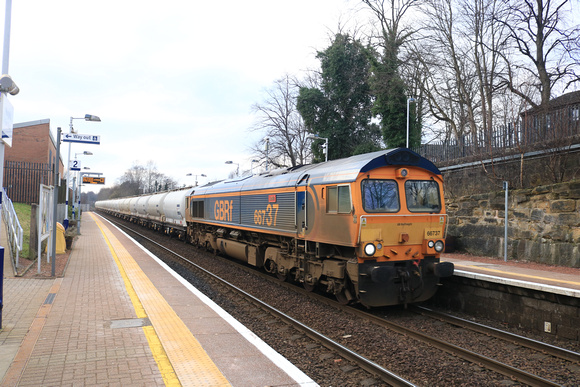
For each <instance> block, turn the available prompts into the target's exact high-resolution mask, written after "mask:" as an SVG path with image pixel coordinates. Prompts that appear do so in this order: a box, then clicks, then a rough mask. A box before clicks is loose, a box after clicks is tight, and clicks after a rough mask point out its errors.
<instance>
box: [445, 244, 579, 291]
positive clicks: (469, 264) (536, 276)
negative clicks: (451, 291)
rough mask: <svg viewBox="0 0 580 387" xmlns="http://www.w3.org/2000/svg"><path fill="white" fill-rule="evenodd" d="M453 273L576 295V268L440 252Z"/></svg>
mask: <svg viewBox="0 0 580 387" xmlns="http://www.w3.org/2000/svg"><path fill="white" fill-rule="evenodd" d="M441 260H442V261H448V262H452V263H453V264H454V265H455V271H454V273H453V275H455V276H459V277H467V278H472V279H478V280H482V281H487V282H494V283H499V284H504V285H511V286H515V287H521V288H526V289H533V290H538V291H543V292H547V293H554V294H561V295H565V296H570V297H576V298H580V268H564V267H558V266H549V265H543V264H537V263H531V262H514V261H507V262H505V261H504V260H503V259H500V258H497V259H494V258H488V257H475V256H469V255H464V254H443V255H442V256H441Z"/></svg>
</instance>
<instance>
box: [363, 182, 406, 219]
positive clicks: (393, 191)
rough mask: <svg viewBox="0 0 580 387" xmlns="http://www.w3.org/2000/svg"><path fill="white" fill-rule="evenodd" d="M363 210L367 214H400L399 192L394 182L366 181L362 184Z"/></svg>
mask: <svg viewBox="0 0 580 387" xmlns="http://www.w3.org/2000/svg"><path fill="white" fill-rule="evenodd" d="M361 190H362V200H363V209H364V210H365V211H366V212H398V211H399V208H400V205H399V190H398V188H397V182H396V181H394V180H374V179H365V180H363V181H362V183H361Z"/></svg>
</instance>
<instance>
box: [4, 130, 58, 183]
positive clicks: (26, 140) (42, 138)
mask: <svg viewBox="0 0 580 387" xmlns="http://www.w3.org/2000/svg"><path fill="white" fill-rule="evenodd" d="M26 124H27V123H23V124H15V127H14V131H13V134H12V146H11V147H9V146H6V147H5V148H4V160H10V161H26V162H31V163H51V161H52V160H50V159H51V157H52V158H53V159H54V157H55V155H56V146H55V142H54V141H53V140H52V139H51V138H50V121H49V120H41V121H33V122H30V123H29V124H30V125H26ZM25 125H26V126H25ZM62 150H63V146H62V144H61V154H62ZM59 170H60V173H61V174H62V173H63V172H64V165H63V163H62V160H60V163H59Z"/></svg>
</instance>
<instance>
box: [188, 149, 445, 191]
mask: <svg viewBox="0 0 580 387" xmlns="http://www.w3.org/2000/svg"><path fill="white" fill-rule="evenodd" d="M388 165H398V166H416V167H419V168H423V169H426V170H428V171H430V172H432V173H435V174H438V175H440V174H441V172H440V171H439V169H437V167H436V166H435V165H434V164H433V163H432V162H431V161H429V160H427V159H426V158H424V157H421V156H420V155H419V154H417V153H415V152H413V151H411V150H410V149H406V148H395V149H387V150H382V151H378V152H373V153H365V154H362V155H356V156H351V157H347V158H344V159H338V160H331V161H327V162H324V163H319V164H308V165H300V166H296V167H291V168H284V169H278V170H274V171H270V172H267V173H262V174H260V175H253V176H242V177H239V178H235V179H230V180H224V181H221V182H218V183H217V184H212V185H204V186H201V187H197V188H196V189H195V191H194V192H193V193H192V194H193V195H206V194H215V193H228V192H237V191H241V190H244V191H249V190H258V189H269V188H281V187H293V186H297V185H303V184H309V185H316V184H339V183H350V182H353V181H355V180H356V178H357V177H358V175H359V174H360V173H364V172H368V171H371V170H373V169H376V168H380V167H384V166H388Z"/></svg>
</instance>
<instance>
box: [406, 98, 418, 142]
mask: <svg viewBox="0 0 580 387" xmlns="http://www.w3.org/2000/svg"><path fill="white" fill-rule="evenodd" d="M411 102H416V100H415V98H413V97H409V98H407V144H406V147H407V148H409V103H411Z"/></svg>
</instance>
